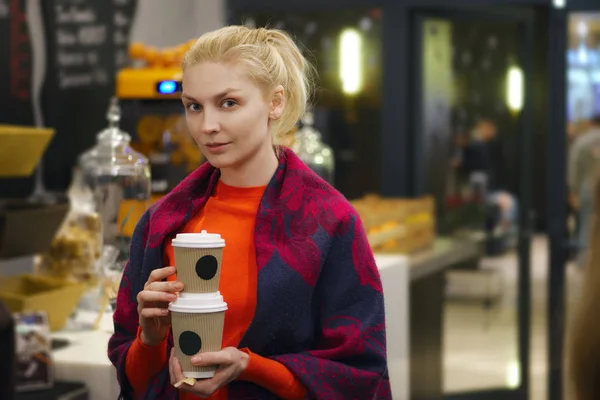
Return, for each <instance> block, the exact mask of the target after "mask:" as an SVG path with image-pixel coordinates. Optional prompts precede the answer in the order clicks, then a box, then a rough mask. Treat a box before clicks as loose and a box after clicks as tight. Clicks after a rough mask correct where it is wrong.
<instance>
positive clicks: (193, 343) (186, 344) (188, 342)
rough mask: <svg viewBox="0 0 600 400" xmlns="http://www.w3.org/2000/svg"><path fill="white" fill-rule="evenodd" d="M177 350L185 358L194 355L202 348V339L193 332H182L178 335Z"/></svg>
mask: <svg viewBox="0 0 600 400" xmlns="http://www.w3.org/2000/svg"><path fill="white" fill-rule="evenodd" d="M179 348H180V349H181V352H182V353H183V354H185V355H186V356H193V355H196V354H198V353H199V352H200V349H201V348H202V339H201V338H200V336H198V334H197V333H195V332H192V331H185V332H182V333H181V335H179Z"/></svg>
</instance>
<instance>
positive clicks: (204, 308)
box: [169, 292, 227, 314]
mask: <svg viewBox="0 0 600 400" xmlns="http://www.w3.org/2000/svg"><path fill="white" fill-rule="evenodd" d="M169 310H170V311H175V312H181V313H198V314H208V313H215V312H221V311H225V310H227V303H225V302H224V301H223V296H221V293H219V292H216V293H180V294H179V297H178V298H177V300H175V301H174V302H172V303H170V304H169Z"/></svg>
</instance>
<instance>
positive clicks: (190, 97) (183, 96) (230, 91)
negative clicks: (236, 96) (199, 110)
mask: <svg viewBox="0 0 600 400" xmlns="http://www.w3.org/2000/svg"><path fill="white" fill-rule="evenodd" d="M239 91H240V89H233V88H227V89H225V90H223V91H222V92H221V93H217V94H216V95H214V96H213V98H214V99H220V98H222V97H225V96H227V95H228V94H231V93H234V92H239ZM181 98H182V99H186V100H189V101H193V102H195V103H199V101H198V100H197V99H195V98H194V97H192V96H190V95H189V94H186V93H182V94H181Z"/></svg>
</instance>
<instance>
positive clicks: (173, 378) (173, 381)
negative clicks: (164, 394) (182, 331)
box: [169, 347, 177, 385]
mask: <svg viewBox="0 0 600 400" xmlns="http://www.w3.org/2000/svg"><path fill="white" fill-rule="evenodd" d="M174 358H175V347H171V354H170V356H169V378H170V380H171V385H174V384H176V383H177V381H176V380H175V373H174V371H173V366H172V365H173V359H174Z"/></svg>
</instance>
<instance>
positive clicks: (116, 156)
mask: <svg viewBox="0 0 600 400" xmlns="http://www.w3.org/2000/svg"><path fill="white" fill-rule="evenodd" d="M107 119H108V128H106V129H104V130H103V131H101V132H100V133H99V134H98V136H97V143H96V146H94V147H93V148H91V149H90V150H88V151H86V152H84V153H83V154H82V155H81V156H80V158H79V165H80V167H81V170H82V174H83V179H84V182H85V183H86V184H87V185H88V186H89V187H90V189H91V190H92V193H93V197H94V204H95V208H96V211H97V213H98V215H99V216H100V224H101V230H102V240H101V245H100V249H99V254H100V260H99V262H100V264H101V265H100V267H101V269H102V271H104V273H105V274H106V273H107V272H109V271H111V270H112V271H114V272H115V273H121V272H122V271H123V269H124V268H125V264H126V262H127V260H128V259H129V246H130V243H131V237H132V236H133V230H134V228H135V225H136V224H137V222H138V221H139V219H140V217H141V216H142V214H143V213H144V212H145V211H146V210H147V208H148V207H149V205H150V192H151V190H150V189H151V180H150V166H149V162H148V159H147V158H146V157H145V156H144V155H142V154H141V153H138V152H136V151H135V150H133V149H132V148H131V146H130V141H131V137H130V136H129V134H127V133H126V132H124V131H122V130H121V129H120V128H119V122H120V120H121V109H120V106H119V104H118V100H117V99H116V98H113V99H112V100H111V103H110V106H109V109H108V113H107Z"/></svg>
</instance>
